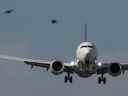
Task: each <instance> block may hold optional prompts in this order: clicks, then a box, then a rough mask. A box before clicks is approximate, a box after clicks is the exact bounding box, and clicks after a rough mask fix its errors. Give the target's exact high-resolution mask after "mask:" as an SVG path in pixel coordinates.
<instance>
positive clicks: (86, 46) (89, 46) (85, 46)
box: [80, 45, 93, 48]
mask: <svg viewBox="0 0 128 96" xmlns="http://www.w3.org/2000/svg"><path fill="white" fill-rule="evenodd" d="M80 48H93V46H91V45H84V46H81V47H80Z"/></svg>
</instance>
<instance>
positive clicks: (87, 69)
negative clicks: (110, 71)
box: [75, 42, 97, 77]
mask: <svg viewBox="0 0 128 96" xmlns="http://www.w3.org/2000/svg"><path fill="white" fill-rule="evenodd" d="M96 59H97V48H96V46H95V45H94V43H91V42H82V43H81V44H80V45H79V46H78V48H77V50H76V58H75V62H76V64H77V74H78V76H80V77H89V76H91V75H92V74H93V73H95V69H96V64H95V61H96Z"/></svg>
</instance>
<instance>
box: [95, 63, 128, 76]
mask: <svg viewBox="0 0 128 96" xmlns="http://www.w3.org/2000/svg"><path fill="white" fill-rule="evenodd" d="M97 65H98V64H97ZM125 71H128V64H123V63H118V62H112V63H102V64H101V65H100V66H99V65H98V66H97V74H106V73H108V74H109V75H111V76H118V75H120V74H121V73H124V72H125Z"/></svg>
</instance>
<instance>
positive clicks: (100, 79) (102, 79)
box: [98, 74, 106, 84]
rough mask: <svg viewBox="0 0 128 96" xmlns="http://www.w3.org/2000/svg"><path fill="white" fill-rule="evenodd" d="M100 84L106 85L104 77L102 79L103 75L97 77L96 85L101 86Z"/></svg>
mask: <svg viewBox="0 0 128 96" xmlns="http://www.w3.org/2000/svg"><path fill="white" fill-rule="evenodd" d="M101 82H103V84H106V77H104V76H103V74H102V75H101V77H98V84H101Z"/></svg>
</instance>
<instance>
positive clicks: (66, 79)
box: [64, 72, 73, 83]
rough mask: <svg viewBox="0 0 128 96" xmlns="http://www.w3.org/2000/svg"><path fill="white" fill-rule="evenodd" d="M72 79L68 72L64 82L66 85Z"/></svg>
mask: <svg viewBox="0 0 128 96" xmlns="http://www.w3.org/2000/svg"><path fill="white" fill-rule="evenodd" d="M72 79H73V77H72V76H70V73H69V72H68V74H67V75H66V76H65V78H64V82H65V83H67V82H68V81H69V83H72Z"/></svg>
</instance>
